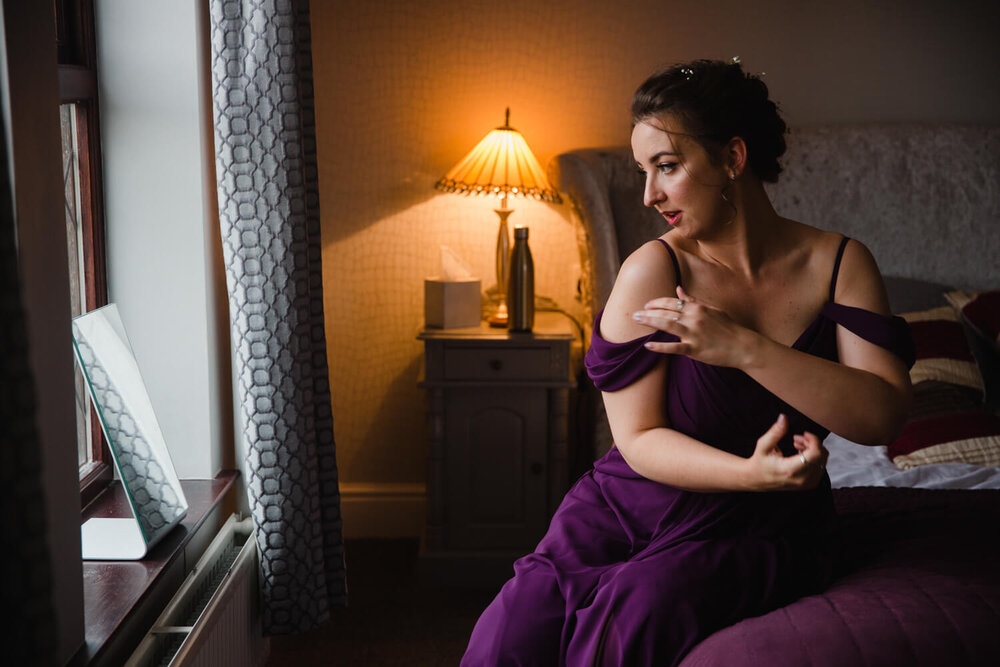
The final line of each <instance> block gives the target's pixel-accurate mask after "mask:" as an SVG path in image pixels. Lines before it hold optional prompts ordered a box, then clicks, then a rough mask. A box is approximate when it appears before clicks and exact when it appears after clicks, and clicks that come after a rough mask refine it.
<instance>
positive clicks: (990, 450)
mask: <svg viewBox="0 0 1000 667" xmlns="http://www.w3.org/2000/svg"><path fill="white" fill-rule="evenodd" d="M953 294H954V293H949V300H950V298H951V295H953ZM953 303H954V301H953ZM903 319H905V320H906V323H907V325H908V326H909V327H910V333H911V334H912V335H913V342H914V346H915V347H916V353H917V361H916V363H915V364H914V365H913V368H911V369H910V380H911V381H912V382H913V405H912V407H911V408H910V415H909V420H908V421H907V423H906V426H905V427H904V428H903V433H902V435H900V436H899V438H898V439H897V440H896V441H895V442H894V443H892V444H891V445H889V447H888V453H889V457H890V458H891V459H892V461H893V463H895V464H896V466H897V467H899V468H903V469H904V470H905V469H907V468H913V467H916V466H921V465H926V464H928V463H945V462H959V463H972V464H976V465H992V466H1000V417H997V416H996V415H994V414H992V413H991V412H990V411H989V410H988V408H987V407H986V406H985V405H984V403H983V377H982V375H981V373H980V372H979V367H978V366H977V365H976V360H975V357H973V355H972V351H971V349H970V348H969V343H968V340H967V339H966V337H965V331H964V330H963V329H962V323H961V321H960V320H959V318H958V315H957V313H956V312H955V309H954V308H952V307H951V306H943V307H940V308H933V309H931V310H924V311H920V312H916V313H904V314H903Z"/></svg>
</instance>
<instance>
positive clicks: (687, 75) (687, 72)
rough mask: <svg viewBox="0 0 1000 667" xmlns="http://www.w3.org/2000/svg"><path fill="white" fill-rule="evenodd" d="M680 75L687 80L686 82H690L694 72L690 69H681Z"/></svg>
mask: <svg viewBox="0 0 1000 667" xmlns="http://www.w3.org/2000/svg"><path fill="white" fill-rule="evenodd" d="M681 74H683V75H684V78H685V79H687V80H688V81H690V80H691V75H692V74H694V70H693V69H691V68H690V67H682V68H681Z"/></svg>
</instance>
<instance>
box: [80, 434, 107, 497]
mask: <svg viewBox="0 0 1000 667" xmlns="http://www.w3.org/2000/svg"><path fill="white" fill-rule="evenodd" d="M98 429H100V426H98ZM101 443H102V444H103V445H104V446H105V447H106V446H107V445H106V443H104V440H103V438H102V440H101ZM106 460H107V461H110V457H108V458H107V459H102V460H100V461H91V462H90V463H87V464H85V465H84V466H83V467H81V468H80V510H81V511H83V510H85V509H86V508H87V506H88V505H90V503H92V502H94V499H96V498H97V496H99V495H100V494H101V492H102V491H104V490H105V489H106V488H108V485H109V484H111V480H112V477H113V475H112V473H111V465H110V464H109V463H106V462H105V461H106Z"/></svg>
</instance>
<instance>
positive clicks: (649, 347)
mask: <svg viewBox="0 0 1000 667" xmlns="http://www.w3.org/2000/svg"><path fill="white" fill-rule="evenodd" d="M642 346H643V347H644V348H646V349H647V350H652V349H653V344H652V343H643V344H642Z"/></svg>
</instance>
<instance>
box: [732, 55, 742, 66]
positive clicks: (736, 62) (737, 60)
mask: <svg viewBox="0 0 1000 667" xmlns="http://www.w3.org/2000/svg"><path fill="white" fill-rule="evenodd" d="M741 62H742V61H741V60H740V57H739V56H733V64H734V65H739V64H740V63H741Z"/></svg>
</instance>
